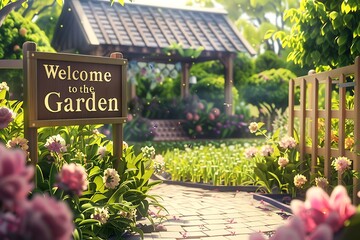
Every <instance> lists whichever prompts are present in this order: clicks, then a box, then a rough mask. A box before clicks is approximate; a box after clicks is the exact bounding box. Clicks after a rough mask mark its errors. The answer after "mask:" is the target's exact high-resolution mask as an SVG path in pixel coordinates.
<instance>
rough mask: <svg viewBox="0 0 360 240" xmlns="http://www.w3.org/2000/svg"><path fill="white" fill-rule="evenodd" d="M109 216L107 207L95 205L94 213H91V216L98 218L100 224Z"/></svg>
mask: <svg viewBox="0 0 360 240" xmlns="http://www.w3.org/2000/svg"><path fill="white" fill-rule="evenodd" d="M109 217H110V215H109V211H108V209H107V208H99V207H96V208H95V209H94V213H93V214H91V218H93V219H96V220H99V221H100V223H101V224H104V223H106V222H107V220H108V219H109Z"/></svg>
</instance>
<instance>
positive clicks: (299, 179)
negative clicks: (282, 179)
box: [294, 174, 307, 188]
mask: <svg viewBox="0 0 360 240" xmlns="http://www.w3.org/2000/svg"><path fill="white" fill-rule="evenodd" d="M306 182H307V179H306V177H305V176H304V175H302V174H296V175H295V177H294V185H295V187H298V188H302V187H303V186H304V185H305V183H306Z"/></svg>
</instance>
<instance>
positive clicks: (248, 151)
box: [244, 147, 258, 158]
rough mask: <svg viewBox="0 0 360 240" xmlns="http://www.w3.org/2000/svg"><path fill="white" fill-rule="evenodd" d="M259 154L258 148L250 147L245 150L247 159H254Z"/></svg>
mask: <svg viewBox="0 0 360 240" xmlns="http://www.w3.org/2000/svg"><path fill="white" fill-rule="evenodd" d="M257 152H258V150H257V148H256V147H249V148H247V149H245V151H244V155H245V157H246V158H253V157H255V155H256V153H257Z"/></svg>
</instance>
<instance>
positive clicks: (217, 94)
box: [190, 76, 239, 109]
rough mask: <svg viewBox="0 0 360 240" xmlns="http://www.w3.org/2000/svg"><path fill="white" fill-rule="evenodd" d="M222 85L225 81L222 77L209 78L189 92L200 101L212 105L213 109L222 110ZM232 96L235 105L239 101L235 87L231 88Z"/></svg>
mask: <svg viewBox="0 0 360 240" xmlns="http://www.w3.org/2000/svg"><path fill="white" fill-rule="evenodd" d="M224 84H225V80H224V77H223V76H219V77H213V76H209V77H206V78H204V79H202V80H201V81H198V83H197V84H195V85H193V86H191V89H190V92H191V93H192V94H196V95H197V96H198V97H199V98H200V99H203V100H205V101H207V102H212V103H214V107H217V108H219V109H224V101H225V92H224ZM232 94H233V105H235V104H236V102H238V101H239V94H238V91H237V90H236V88H235V87H233V88H232Z"/></svg>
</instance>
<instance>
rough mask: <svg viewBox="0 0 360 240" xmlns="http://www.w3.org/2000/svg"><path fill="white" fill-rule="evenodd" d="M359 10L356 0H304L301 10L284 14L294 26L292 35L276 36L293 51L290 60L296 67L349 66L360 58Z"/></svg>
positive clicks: (277, 33)
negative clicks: (357, 57)
mask: <svg viewBox="0 0 360 240" xmlns="http://www.w3.org/2000/svg"><path fill="white" fill-rule="evenodd" d="M359 11H360V8H359V3H358V1H356V0H352V1H347V0H343V1H338V0H331V1H314V0H311V1H308V0H302V1H301V3H300V7H299V8H294V9H290V10H288V11H286V13H285V15H284V18H285V19H289V20H290V22H291V23H292V24H293V26H292V28H291V31H290V33H289V34H286V33H285V32H283V31H279V32H276V33H275V34H274V35H273V36H274V38H277V39H280V40H281V42H282V46H283V47H285V48H290V49H291V52H290V53H289V55H288V58H287V59H288V60H290V61H293V62H295V63H296V64H300V65H306V64H307V65H310V66H311V65H314V66H316V67H320V66H328V67H330V68H336V67H339V66H346V65H349V64H352V63H353V62H354V59H355V57H356V56H359V55H360V24H359V22H360V14H359Z"/></svg>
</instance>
